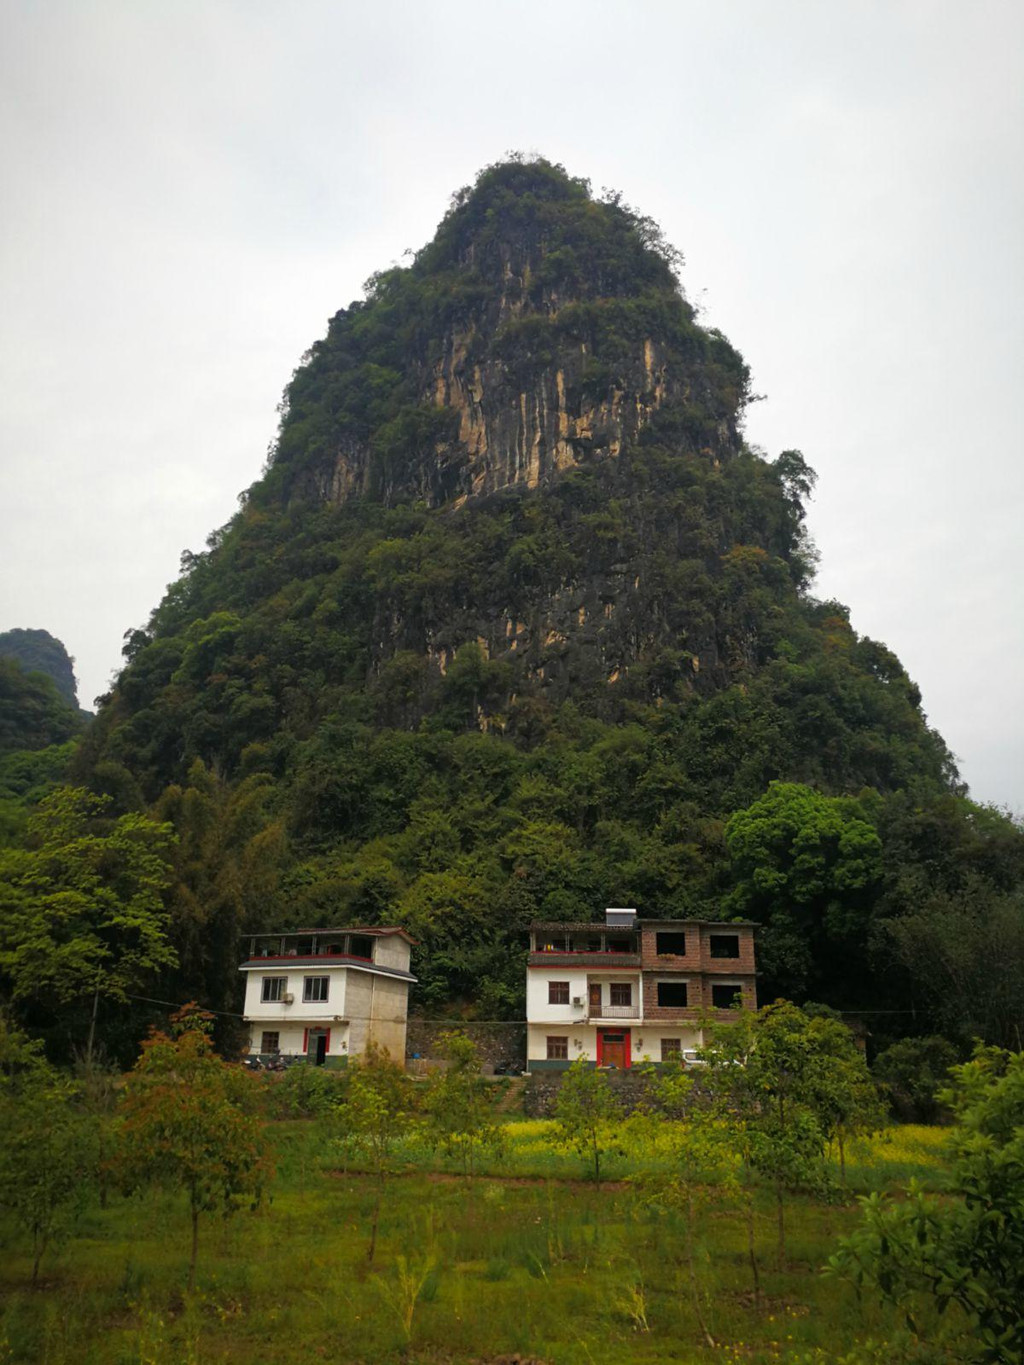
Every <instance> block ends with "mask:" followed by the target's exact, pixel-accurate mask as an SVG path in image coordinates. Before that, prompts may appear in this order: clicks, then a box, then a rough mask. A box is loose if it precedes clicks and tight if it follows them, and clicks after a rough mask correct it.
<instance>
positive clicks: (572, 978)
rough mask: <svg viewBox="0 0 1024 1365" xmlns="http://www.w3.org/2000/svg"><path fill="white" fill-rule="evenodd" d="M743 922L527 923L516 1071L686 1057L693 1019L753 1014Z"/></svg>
mask: <svg viewBox="0 0 1024 1365" xmlns="http://www.w3.org/2000/svg"><path fill="white" fill-rule="evenodd" d="M755 928H756V925H754V924H752V923H750V922H746V921H745V922H742V923H737V922H735V921H728V922H724V923H712V922H710V921H708V920H649V919H639V918H638V917H637V913H636V911H635V910H626V909H623V910H606V911H605V919H604V922H603V923H602V922H600V921H599V922H597V923H593V924H589V923H588V924H559V923H548V922H543V923H536V924H532V925H531V926H530V955H529V958H528V959H527V964H528V965H527V969H526V1023H527V1028H526V1068H527V1070H528V1071H545V1070H548V1071H560V1070H564V1069H565V1068H566V1067H568V1066H569V1065H570V1064H571V1063H572V1062H573V1061H575V1060H576V1058H577V1057H585V1058H587V1059H588V1060H589V1061H590V1062H591V1063H593V1064H594V1065H596V1066H615V1067H619V1068H628V1067H630V1066H634V1065H636V1064H637V1063H638V1062H654V1063H659V1062H666V1061H670V1060H673V1059H678V1060H682V1061H686V1060H687V1054H691V1055H692V1053H693V1051H694V1050H696V1049H697V1048H699V1047H700V1046H701V1044H702V1043H703V1041H704V1038H703V1032H702V1029H701V1020H702V1019H704V1018H706V1017H708V1016H710V1015H712V1014H714V1015H721V1017H723V1018H726V1019H727V1018H730V1017H733V1016H732V1014H731V1012H732V1011H734V1010H737V1009H756V1008H757V995H756V969H755V966H754V929H755Z"/></svg>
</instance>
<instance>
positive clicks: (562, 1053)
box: [548, 1037, 569, 1062]
mask: <svg viewBox="0 0 1024 1365" xmlns="http://www.w3.org/2000/svg"><path fill="white" fill-rule="evenodd" d="M568 1060H569V1039H568V1038H552V1037H549V1038H548V1061H549V1062H567V1061H568Z"/></svg>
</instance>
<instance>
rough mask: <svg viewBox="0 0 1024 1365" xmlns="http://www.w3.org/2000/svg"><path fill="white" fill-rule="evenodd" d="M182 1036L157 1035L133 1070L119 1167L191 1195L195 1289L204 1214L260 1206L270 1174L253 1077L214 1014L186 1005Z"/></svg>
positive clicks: (135, 1180) (176, 1023)
mask: <svg viewBox="0 0 1024 1365" xmlns="http://www.w3.org/2000/svg"><path fill="white" fill-rule="evenodd" d="M172 1027H173V1028H174V1030H175V1036H171V1037H169V1036H168V1035H167V1034H165V1033H154V1034H153V1035H152V1036H151V1037H150V1038H149V1039H148V1040H147V1041H146V1042H145V1043H144V1044H143V1045H142V1055H141V1057H140V1058H139V1060H138V1061H137V1062H136V1064H135V1068H134V1070H133V1071H132V1072H131V1073H130V1074H129V1076H128V1080H127V1085H126V1088H125V1095H124V1100H123V1102H122V1106H121V1121H120V1142H119V1151H118V1159H119V1169H120V1171H121V1175H122V1178H123V1180H124V1182H125V1184H126V1185H127V1186H128V1187H129V1188H134V1187H136V1186H139V1185H143V1184H155V1185H164V1186H167V1187H168V1188H171V1189H177V1190H184V1191H185V1193H186V1195H187V1196H188V1206H189V1216H190V1219H191V1227H192V1243H191V1255H190V1257H189V1268H188V1287H189V1290H190V1291H191V1290H192V1289H194V1288H195V1280H196V1260H197V1257H198V1252H199V1216H200V1214H203V1213H212V1212H215V1211H219V1212H221V1213H222V1214H223V1215H224V1216H225V1217H227V1216H228V1215H230V1214H232V1213H234V1212H235V1211H236V1210H237V1209H238V1208H240V1207H241V1206H243V1205H248V1207H249V1208H255V1207H256V1206H257V1205H258V1204H259V1202H260V1198H261V1196H262V1192H263V1186H264V1183H265V1181H266V1180H267V1178H268V1176H269V1174H270V1169H271V1167H270V1161H269V1158H268V1156H267V1152H266V1147H265V1143H264V1136H263V1124H262V1122H261V1120H260V1119H259V1117H258V1116H257V1115H256V1114H255V1113H254V1111H253V1094H252V1087H251V1082H250V1078H249V1077H248V1076H247V1075H246V1074H245V1073H244V1072H242V1071H241V1070H240V1069H237V1068H235V1067H232V1066H229V1065H228V1064H227V1063H226V1062H223V1061H222V1060H221V1059H220V1057H218V1056H217V1054H216V1052H215V1051H214V1049H213V1044H212V1042H211V1041H210V1034H209V1016H204V1015H203V1013H202V1012H201V1011H199V1010H198V1009H197V1008H196V1007H195V1006H194V1005H187V1006H185V1007H184V1009H183V1010H181V1011H180V1012H179V1013H178V1014H177V1015H175V1016H174V1017H173V1019H172Z"/></svg>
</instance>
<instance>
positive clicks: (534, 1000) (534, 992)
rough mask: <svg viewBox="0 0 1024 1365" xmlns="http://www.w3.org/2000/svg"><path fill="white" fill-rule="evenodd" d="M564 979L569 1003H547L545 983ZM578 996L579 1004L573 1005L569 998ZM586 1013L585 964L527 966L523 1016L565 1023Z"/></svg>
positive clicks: (531, 1020)
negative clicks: (567, 987) (580, 1003)
mask: <svg viewBox="0 0 1024 1365" xmlns="http://www.w3.org/2000/svg"><path fill="white" fill-rule="evenodd" d="M549 981H568V983H569V1004H568V1005H549V1004H548V982H549ZM576 997H578V998H579V999H580V1000H582V1001H583V1004H582V1006H576V1007H574V1006H573V1004H572V1001H573V999H574V998H576ZM586 1012H587V970H586V968H585V967H544V968H537V967H529V968H528V969H527V972H526V1017H527V1019H528V1020H530V1022H531V1023H532V1022H533V1021H534V1020H538V1021H549V1022H550V1023H552V1024H555V1023H557V1024H565V1025H569V1024H571V1023H572V1021H573V1020H574V1019H580V1020H581V1019H583V1017H584V1015H585V1014H586Z"/></svg>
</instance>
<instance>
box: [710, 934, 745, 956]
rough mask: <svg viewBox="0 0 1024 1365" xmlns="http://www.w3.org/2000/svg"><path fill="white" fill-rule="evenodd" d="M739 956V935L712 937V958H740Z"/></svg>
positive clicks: (717, 935)
mask: <svg viewBox="0 0 1024 1365" xmlns="http://www.w3.org/2000/svg"><path fill="white" fill-rule="evenodd" d="M739 955H740V936H739V934H712V935H711V956H712V957H739Z"/></svg>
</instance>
